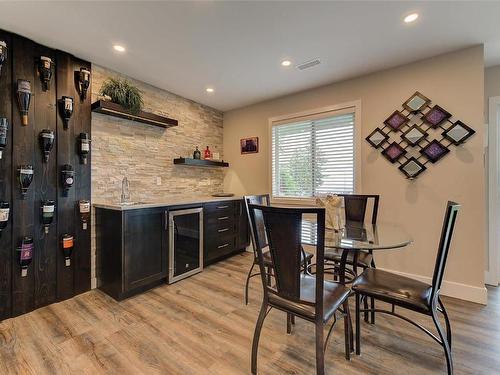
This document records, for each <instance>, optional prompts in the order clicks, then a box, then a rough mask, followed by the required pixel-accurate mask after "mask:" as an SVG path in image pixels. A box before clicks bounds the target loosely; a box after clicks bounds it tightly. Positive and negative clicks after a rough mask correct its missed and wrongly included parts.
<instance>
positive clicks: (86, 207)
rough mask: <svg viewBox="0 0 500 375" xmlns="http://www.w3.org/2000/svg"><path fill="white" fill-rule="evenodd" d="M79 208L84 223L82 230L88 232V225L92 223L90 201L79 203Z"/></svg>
mask: <svg viewBox="0 0 500 375" xmlns="http://www.w3.org/2000/svg"><path fill="white" fill-rule="evenodd" d="M78 208H79V211H80V219H81V221H82V229H83V230H87V224H88V222H89V221H90V201H87V200H81V201H79V202H78Z"/></svg>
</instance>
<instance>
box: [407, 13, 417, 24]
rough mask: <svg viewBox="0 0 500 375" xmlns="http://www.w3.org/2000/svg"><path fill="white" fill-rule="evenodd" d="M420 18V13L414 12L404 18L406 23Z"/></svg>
mask: <svg viewBox="0 0 500 375" xmlns="http://www.w3.org/2000/svg"><path fill="white" fill-rule="evenodd" d="M417 18H418V13H412V14H408V15H407V16H406V17H405V18H404V21H405V22H406V23H411V22H413V21H416V20H417Z"/></svg>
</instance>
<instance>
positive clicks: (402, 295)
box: [352, 268, 432, 314]
mask: <svg viewBox="0 0 500 375" xmlns="http://www.w3.org/2000/svg"><path fill="white" fill-rule="evenodd" d="M352 289H353V290H354V291H355V292H357V293H360V294H364V295H368V296H370V297H374V298H376V299H380V300H382V301H385V302H388V303H391V304H394V305H397V306H401V307H405V308H408V309H410V310H414V311H419V312H422V313H424V314H429V313H430V312H431V300H430V299H431V292H432V286H430V285H429V284H426V283H423V282H421V281H417V280H414V279H410V278H408V277H404V276H400V275H396V274H394V273H390V272H387V271H382V270H379V269H375V268H368V269H366V270H365V271H364V272H363V273H362V274H361V275H359V276H358V277H357V278H356V280H354V283H353V284H352Z"/></svg>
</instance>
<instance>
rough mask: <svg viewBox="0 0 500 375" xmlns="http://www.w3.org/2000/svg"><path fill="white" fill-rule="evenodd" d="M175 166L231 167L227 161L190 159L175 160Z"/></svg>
mask: <svg viewBox="0 0 500 375" xmlns="http://www.w3.org/2000/svg"><path fill="white" fill-rule="evenodd" d="M174 164H178V165H189V166H191V167H229V163H226V162H225V161H216V160H201V159H190V158H177V159H174Z"/></svg>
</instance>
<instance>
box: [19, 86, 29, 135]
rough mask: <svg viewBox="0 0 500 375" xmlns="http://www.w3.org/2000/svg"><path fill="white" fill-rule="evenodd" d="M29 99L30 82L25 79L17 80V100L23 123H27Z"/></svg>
mask: <svg viewBox="0 0 500 375" xmlns="http://www.w3.org/2000/svg"><path fill="white" fill-rule="evenodd" d="M30 101H31V83H30V81H27V80H25V79H18V80H17V102H18V104H19V111H20V112H21V118H22V122H23V125H24V126H26V125H28V111H29V109H30Z"/></svg>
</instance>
